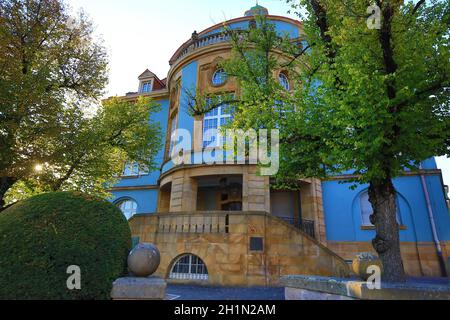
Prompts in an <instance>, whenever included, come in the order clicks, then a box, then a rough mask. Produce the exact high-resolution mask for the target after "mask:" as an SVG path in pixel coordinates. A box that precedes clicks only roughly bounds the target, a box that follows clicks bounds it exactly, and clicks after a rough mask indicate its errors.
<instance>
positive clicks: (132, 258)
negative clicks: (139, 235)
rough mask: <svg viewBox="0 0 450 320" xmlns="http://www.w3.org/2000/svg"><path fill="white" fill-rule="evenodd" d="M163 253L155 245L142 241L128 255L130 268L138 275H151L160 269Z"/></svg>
mask: <svg viewBox="0 0 450 320" xmlns="http://www.w3.org/2000/svg"><path fill="white" fill-rule="evenodd" d="M160 262H161V254H160V252H159V250H158V248H156V246H155V245H153V244H149V243H140V244H138V245H137V246H136V247H135V248H134V249H133V250H131V252H130V255H129V256H128V270H129V271H130V272H131V273H132V274H133V275H134V276H136V277H142V278H145V277H149V276H151V275H152V274H154V273H155V272H156V270H158V267H159V264H160Z"/></svg>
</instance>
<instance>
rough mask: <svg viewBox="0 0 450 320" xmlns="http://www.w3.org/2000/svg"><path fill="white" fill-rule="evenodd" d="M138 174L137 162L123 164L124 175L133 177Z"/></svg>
mask: <svg viewBox="0 0 450 320" xmlns="http://www.w3.org/2000/svg"><path fill="white" fill-rule="evenodd" d="M138 175H139V165H138V164H137V163H129V164H126V165H125V168H124V170H123V176H124V177H135V176H138Z"/></svg>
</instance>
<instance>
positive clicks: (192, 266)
mask: <svg viewBox="0 0 450 320" xmlns="http://www.w3.org/2000/svg"><path fill="white" fill-rule="evenodd" d="M208 278H209V277H208V269H207V268H206V265H205V263H204V262H203V260H202V259H200V258H199V257H197V256H195V255H192V254H186V255H184V256H181V257H180V258H178V260H177V261H176V262H175V263H174V265H173V267H172V270H171V271H170V279H174V280H201V281H207V280H208Z"/></svg>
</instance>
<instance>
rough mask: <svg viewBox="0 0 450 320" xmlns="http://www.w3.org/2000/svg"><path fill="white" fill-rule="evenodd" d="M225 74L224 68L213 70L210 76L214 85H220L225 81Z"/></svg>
mask: <svg viewBox="0 0 450 320" xmlns="http://www.w3.org/2000/svg"><path fill="white" fill-rule="evenodd" d="M227 78H228V76H227V74H226V72H225V70H223V69H217V70H216V72H214V74H213V77H212V83H213V85H215V86H220V85H222V84H224V83H225V81H227Z"/></svg>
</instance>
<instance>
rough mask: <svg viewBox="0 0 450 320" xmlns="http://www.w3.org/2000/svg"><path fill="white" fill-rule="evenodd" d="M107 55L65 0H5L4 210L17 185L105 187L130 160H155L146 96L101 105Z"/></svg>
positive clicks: (1, 59) (1, 14) (1, 62)
mask: <svg viewBox="0 0 450 320" xmlns="http://www.w3.org/2000/svg"><path fill="white" fill-rule="evenodd" d="M107 66H108V58H107V54H106V51H105V48H104V47H103V46H102V44H101V42H100V40H97V39H96V38H95V37H94V36H93V28H92V23H91V22H90V21H89V20H88V19H87V18H86V16H85V14H83V13H82V12H81V13H79V14H77V15H76V16H74V15H71V14H70V11H69V9H68V8H67V6H66V5H65V4H64V2H63V1H61V0H26V1H25V0H0V208H2V207H3V206H4V204H5V199H4V196H5V194H6V193H7V192H8V190H10V189H11V188H12V187H13V186H14V185H15V183H17V182H18V181H20V184H19V185H18V186H17V187H16V189H18V190H17V191H18V192H14V190H13V192H12V193H11V192H10V193H9V198H10V199H12V200H14V199H16V198H20V197H16V195H17V194H19V191H21V192H22V193H23V192H24V190H27V189H31V191H32V192H39V191H47V190H59V189H63V190H64V189H79V190H84V191H92V192H101V190H102V187H105V182H110V181H112V180H113V178H114V175H118V174H119V173H120V172H119V169H118V168H119V167H121V166H122V164H123V163H122V162H123V161H125V160H127V159H128V160H129V161H137V162H139V163H140V164H141V166H147V165H149V166H150V165H151V164H152V159H153V157H154V155H155V154H156V152H157V150H158V147H157V145H158V143H159V142H160V137H159V129H158V126H157V125H156V124H150V125H148V122H149V119H150V116H151V114H152V113H153V112H155V111H156V110H157V107H156V106H155V105H154V104H152V103H150V101H148V100H142V99H141V100H139V101H137V102H136V103H132V104H130V103H126V102H123V101H122V102H121V101H118V100H117V99H113V100H110V101H108V102H106V103H104V105H103V106H101V107H100V108H99V109H98V110H97V111H96V110H95V109H94V108H93V106H94V105H97V104H98V101H99V98H100V97H101V95H102V94H103V90H104V87H105V85H106V83H107V73H108V68H107Z"/></svg>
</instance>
